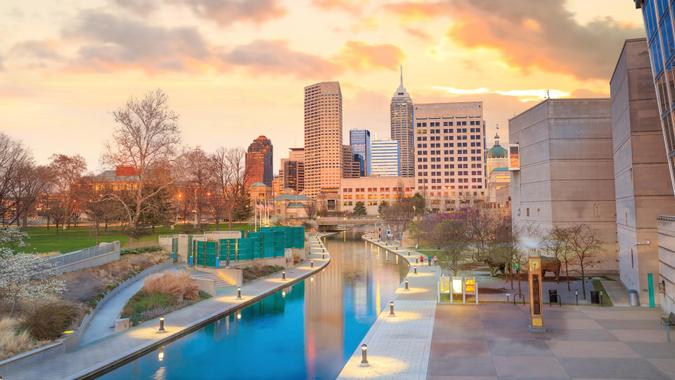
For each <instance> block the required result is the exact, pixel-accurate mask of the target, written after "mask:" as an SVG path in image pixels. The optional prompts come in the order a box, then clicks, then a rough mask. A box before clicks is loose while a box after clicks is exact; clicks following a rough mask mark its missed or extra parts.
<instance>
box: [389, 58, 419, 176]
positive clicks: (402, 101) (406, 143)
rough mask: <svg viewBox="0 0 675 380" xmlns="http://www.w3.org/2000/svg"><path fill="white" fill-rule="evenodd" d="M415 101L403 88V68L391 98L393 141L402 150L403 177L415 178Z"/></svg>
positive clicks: (401, 165) (401, 166)
mask: <svg viewBox="0 0 675 380" xmlns="http://www.w3.org/2000/svg"><path fill="white" fill-rule="evenodd" d="M413 112H414V111H413V101H412V98H411V97H410V94H408V91H407V90H406V89H405V87H404V86H403V66H401V82H400V84H399V86H398V88H397V89H396V92H394V96H393V97H392V98H391V106H390V115H391V139H392V140H396V141H398V144H399V148H400V159H401V162H400V168H401V176H402V177H414V176H415V149H414V148H415V142H414V141H413V139H414V137H413V132H414V131H413V120H414V117H413V116H414V115H413Z"/></svg>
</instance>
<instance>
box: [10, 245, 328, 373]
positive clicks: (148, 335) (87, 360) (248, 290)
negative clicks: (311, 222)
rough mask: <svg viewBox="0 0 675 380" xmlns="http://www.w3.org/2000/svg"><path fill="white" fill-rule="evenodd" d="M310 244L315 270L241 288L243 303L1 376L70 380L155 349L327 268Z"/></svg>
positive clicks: (181, 316) (208, 306) (213, 305)
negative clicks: (160, 331)
mask: <svg viewBox="0 0 675 380" xmlns="http://www.w3.org/2000/svg"><path fill="white" fill-rule="evenodd" d="M309 245H310V249H311V253H312V254H311V255H310V259H311V260H313V261H314V262H315V265H314V268H310V266H309V264H302V265H300V266H297V267H294V268H291V269H287V270H286V280H285V281H284V280H281V276H280V275H279V274H278V273H276V274H273V275H271V276H269V277H265V278H262V279H259V280H256V281H252V282H251V283H247V284H246V285H244V286H242V295H243V300H237V299H236V296H235V294H234V293H232V294H228V295H223V296H218V297H214V298H211V299H208V300H206V301H202V302H198V303H196V304H194V305H192V306H189V307H186V308H183V309H180V310H177V311H175V312H173V313H170V314H168V315H166V324H167V327H166V329H167V332H166V333H164V334H159V333H157V327H158V325H159V320H158V319H153V320H151V321H147V322H145V323H142V324H141V325H139V326H137V327H134V328H131V329H129V330H127V331H124V332H121V333H118V334H114V335H111V336H109V337H107V338H103V339H101V340H97V341H95V342H93V343H92V344H89V345H86V346H83V347H81V348H79V349H78V350H76V351H73V352H68V353H64V354H60V355H57V356H55V357H53V358H51V359H48V360H45V361H43V362H40V363H39V364H36V365H31V366H30V367H29V368H21V369H18V370H16V371H12V372H2V369H1V368H0V376H2V377H3V378H4V379H6V380H22V379H27V380H33V379H45V378H51V379H71V378H76V377H79V376H83V375H86V374H88V373H91V372H93V371H95V370H97V369H98V368H101V367H104V366H107V365H109V364H111V363H114V362H116V361H118V360H120V359H122V358H125V357H129V356H131V355H133V354H134V353H135V352H138V351H140V350H143V349H149V348H152V347H155V346H158V345H160V344H161V343H163V342H165V341H167V340H169V339H170V338H171V337H172V336H175V335H176V334H179V333H181V332H184V331H187V330H188V329H196V328H198V326H200V325H202V324H203V323H204V322H206V321H209V320H211V319H213V318H214V317H216V316H218V315H221V314H223V313H226V312H232V311H234V310H236V309H238V308H240V307H242V305H243V304H250V303H253V302H255V301H256V300H257V299H258V298H259V297H260V296H261V295H266V294H268V293H271V292H274V291H276V290H278V289H280V288H282V287H284V286H286V285H287V284H290V283H291V282H293V280H295V279H299V278H303V277H306V276H309V275H310V274H311V273H314V272H316V271H318V270H320V269H321V268H322V267H324V266H325V265H327V264H328V263H329V261H330V256H329V254H328V252H327V251H325V255H326V256H325V259H322V256H321V255H322V253H323V252H324V249H323V244H322V243H321V242H319V241H318V239H317V238H316V237H312V238H310V242H309Z"/></svg>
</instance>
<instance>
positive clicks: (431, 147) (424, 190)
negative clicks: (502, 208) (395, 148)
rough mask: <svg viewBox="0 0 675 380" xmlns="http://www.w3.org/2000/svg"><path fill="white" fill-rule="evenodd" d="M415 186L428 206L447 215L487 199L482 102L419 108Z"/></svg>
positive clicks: (430, 105) (433, 104) (416, 117)
mask: <svg viewBox="0 0 675 380" xmlns="http://www.w3.org/2000/svg"><path fill="white" fill-rule="evenodd" d="M415 144H416V146H415V164H416V168H415V183H416V185H417V191H418V192H419V193H420V194H422V195H423V196H424V197H425V198H426V199H427V205H428V206H427V207H428V208H430V209H431V210H433V211H436V212H446V211H451V210H454V209H457V208H459V207H461V206H462V205H472V204H475V203H479V202H482V201H483V200H484V199H485V195H486V194H485V165H484V161H485V155H484V152H485V150H484V149H485V147H484V144H485V122H484V121H483V103H482V102H462V103H432V104H416V105H415Z"/></svg>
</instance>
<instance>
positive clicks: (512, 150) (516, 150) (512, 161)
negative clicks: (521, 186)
mask: <svg viewBox="0 0 675 380" xmlns="http://www.w3.org/2000/svg"><path fill="white" fill-rule="evenodd" d="M509 170H510V171H518V170H520V145H518V144H509Z"/></svg>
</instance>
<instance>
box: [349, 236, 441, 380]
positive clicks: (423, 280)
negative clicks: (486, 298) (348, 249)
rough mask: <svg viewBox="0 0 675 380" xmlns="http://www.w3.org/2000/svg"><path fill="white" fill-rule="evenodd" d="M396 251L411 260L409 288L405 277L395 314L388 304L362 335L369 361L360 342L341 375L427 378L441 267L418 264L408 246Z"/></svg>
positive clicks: (353, 377) (399, 292) (398, 291)
mask: <svg viewBox="0 0 675 380" xmlns="http://www.w3.org/2000/svg"><path fill="white" fill-rule="evenodd" d="M381 247H383V245H381ZM390 249H394V248H393V247H390ZM371 252H372V253H376V252H378V247H377V246H373V247H372V249H371ZM379 252H380V254H386V253H385V250H384V248H380V249H379ZM397 252H399V254H400V256H401V257H403V258H404V259H406V260H409V261H412V264H411V267H410V271H409V273H408V276H407V277H406V279H407V280H408V281H409V290H405V289H404V284H405V281H404V282H403V283H402V284H401V286H400V287H399V289H398V290H397V291H396V300H395V315H394V316H393V317H392V316H390V315H389V308H388V307H387V308H386V309H385V310H384V311H383V312H382V313H381V314H380V316H379V317H378V319H377V321H375V324H373V326H372V327H371V328H370V330H369V331H368V334H366V336H365V337H364V338H363V341H362V342H361V343H365V344H367V345H368V362H369V365H368V366H367V367H361V365H360V363H361V345H359V347H358V348H357V349H356V351H355V352H354V354H353V355H352V357H351V358H350V359H349V361H348V362H347V364H346V365H345V367H344V368H343V369H342V372H341V373H340V376H339V378H340V379H369V378H378V379H424V378H426V373H427V365H428V363H429V351H430V348H431V336H432V332H433V326H434V315H435V313H436V298H437V296H436V287H437V278H438V276H439V273H440V270H439V268H438V267H429V266H425V265H422V264H415V262H414V259H415V256H414V255H413V256H408V255H407V252H408V251H407V250H400V251H397ZM389 255H390V256H391V255H393V254H389ZM414 266H417V274H414V273H413V267H414Z"/></svg>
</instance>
